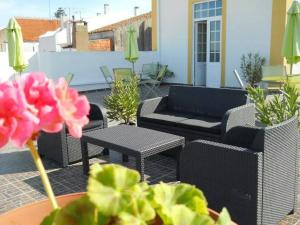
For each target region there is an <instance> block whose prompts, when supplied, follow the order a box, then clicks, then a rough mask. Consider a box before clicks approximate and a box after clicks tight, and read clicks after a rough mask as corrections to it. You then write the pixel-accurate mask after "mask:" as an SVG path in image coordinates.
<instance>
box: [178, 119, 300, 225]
mask: <svg viewBox="0 0 300 225" xmlns="http://www.w3.org/2000/svg"><path fill="white" fill-rule="evenodd" d="M297 122H298V121H297V118H292V119H290V120H288V121H285V122H283V123H281V124H279V125H276V126H273V127H267V128H249V127H235V128H232V129H231V130H229V131H228V132H227V133H226V134H225V142H226V143H227V144H221V143H216V142H210V141H203V140H197V141H194V142H191V143H189V144H188V145H187V146H186V148H185V149H184V151H183V152H182V155H181V159H180V165H181V167H180V178H181V179H180V180H181V181H182V182H187V183H190V184H194V185H196V186H197V187H199V188H201V189H202V190H203V192H204V194H205V196H206V197H207V199H208V202H209V204H210V205H209V207H210V208H212V209H215V210H220V209H221V208H222V207H224V206H225V207H227V208H228V210H229V212H230V214H231V215H232V218H233V220H234V221H236V222H237V223H238V224H241V225H275V224H277V223H278V222H279V221H280V220H281V219H283V217H284V216H285V215H287V214H290V213H292V212H293V211H294V210H295V208H296V196H297V183H298V182H297V179H298V150H297V141H298V140H297V139H298V130H297ZM238 146H239V147H238Z"/></svg>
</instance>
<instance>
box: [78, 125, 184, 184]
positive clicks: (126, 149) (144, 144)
mask: <svg viewBox="0 0 300 225" xmlns="http://www.w3.org/2000/svg"><path fill="white" fill-rule="evenodd" d="M88 143H89V144H93V145H98V146H101V147H104V148H106V149H111V150H113V151H116V152H119V153H122V154H123V160H126V158H127V157H128V156H132V157H135V158H136V168H137V170H138V171H139V172H140V174H141V179H142V180H144V159H145V158H147V157H149V156H152V155H155V154H158V153H161V152H164V151H167V150H170V149H175V148H177V149H178V150H177V151H176V156H177V179H178V180H179V155H180V152H181V150H182V149H183V147H184V143H185V140H184V137H180V136H176V135H172V134H168V133H163V132H159V131H155V130H150V129H145V128H141V127H134V126H127V125H120V126H116V127H110V128H105V129H101V130H96V131H91V132H86V133H84V134H83V136H82V138H81V152H82V163H83V173H84V174H85V175H87V174H88V172H89V157H88V150H87V146H88Z"/></svg>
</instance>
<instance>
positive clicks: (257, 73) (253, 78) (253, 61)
mask: <svg viewBox="0 0 300 225" xmlns="http://www.w3.org/2000/svg"><path fill="white" fill-rule="evenodd" d="M265 63H266V59H265V58H264V57H261V56H260V55H259V54H258V53H256V54H252V53H248V54H247V55H243V56H242V58H241V70H242V75H243V77H244V79H245V81H246V82H247V83H248V84H249V86H251V87H254V86H255V85H256V84H257V83H259V82H260V81H261V79H262V66H263V65H265Z"/></svg>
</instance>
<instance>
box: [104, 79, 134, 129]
mask: <svg viewBox="0 0 300 225" xmlns="http://www.w3.org/2000/svg"><path fill="white" fill-rule="evenodd" d="M138 85H139V82H138V80H137V78H135V77H134V78H131V79H130V80H128V81H116V82H115V84H114V86H113V88H112V91H111V94H110V95H108V96H107V97H105V98H104V105H105V107H106V108H107V110H108V112H107V117H108V118H109V119H111V120H116V121H120V122H122V123H125V124H130V123H134V122H135V120H136V113H137V108H138V105H139V99H140V94H139V86H138Z"/></svg>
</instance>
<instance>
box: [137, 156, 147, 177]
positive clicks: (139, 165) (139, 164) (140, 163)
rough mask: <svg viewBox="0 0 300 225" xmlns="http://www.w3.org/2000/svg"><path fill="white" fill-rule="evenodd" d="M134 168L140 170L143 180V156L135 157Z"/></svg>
mask: <svg viewBox="0 0 300 225" xmlns="http://www.w3.org/2000/svg"><path fill="white" fill-rule="evenodd" d="M136 169H137V170H138V171H139V172H140V174H141V180H142V181H144V180H145V174H144V173H145V171H144V158H142V157H141V156H139V157H136Z"/></svg>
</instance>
